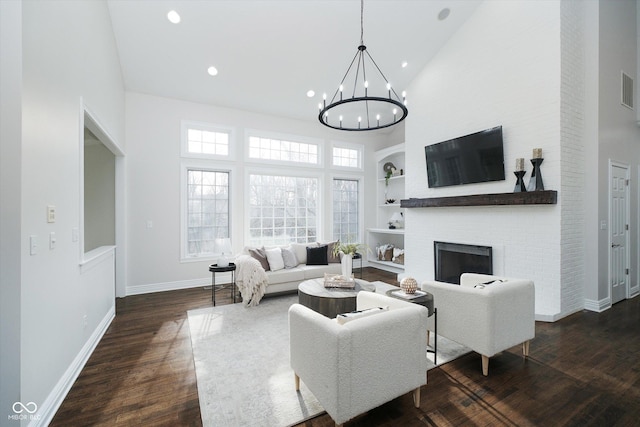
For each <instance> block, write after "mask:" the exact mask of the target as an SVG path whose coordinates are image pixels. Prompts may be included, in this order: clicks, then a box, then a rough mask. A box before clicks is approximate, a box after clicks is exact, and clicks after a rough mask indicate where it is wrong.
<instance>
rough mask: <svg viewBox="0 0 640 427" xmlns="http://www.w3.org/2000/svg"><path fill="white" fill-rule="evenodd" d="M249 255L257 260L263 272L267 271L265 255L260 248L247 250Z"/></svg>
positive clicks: (267, 263) (267, 265)
mask: <svg viewBox="0 0 640 427" xmlns="http://www.w3.org/2000/svg"><path fill="white" fill-rule="evenodd" d="M248 251H249V255H251V256H252V257H253V258H255V259H257V260H258V261H259V262H260V265H261V266H262V268H263V269H264V271H269V261H267V253H266V252H265V250H264V247H262V248H249V249H248Z"/></svg>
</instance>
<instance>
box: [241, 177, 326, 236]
mask: <svg viewBox="0 0 640 427" xmlns="http://www.w3.org/2000/svg"><path fill="white" fill-rule="evenodd" d="M249 191H250V194H251V197H250V198H249V199H250V201H249V204H250V206H249V215H250V218H249V224H250V230H249V234H250V237H249V238H250V242H249V243H250V244H251V245H256V246H260V245H267V246H268V245H280V244H287V243H290V242H300V243H305V242H311V241H315V236H316V231H315V229H316V216H315V210H313V209H311V208H309V207H308V206H307V200H308V199H309V198H312V199H316V198H317V196H318V194H317V193H318V180H317V179H316V178H303V177H289V176H276V175H250V176H249Z"/></svg>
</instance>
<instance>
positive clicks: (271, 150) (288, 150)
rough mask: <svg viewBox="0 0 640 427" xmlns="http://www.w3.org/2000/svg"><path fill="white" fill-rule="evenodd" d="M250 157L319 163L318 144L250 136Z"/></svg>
mask: <svg viewBox="0 0 640 427" xmlns="http://www.w3.org/2000/svg"><path fill="white" fill-rule="evenodd" d="M249 157H250V158H252V159H261V160H275V161H283V162H293V163H307V164H318V163H319V156H318V145H316V144H309V143H304V142H296V141H285V140H278V139H268V138H259V137H256V136H252V137H249Z"/></svg>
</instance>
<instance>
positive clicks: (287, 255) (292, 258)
mask: <svg viewBox="0 0 640 427" xmlns="http://www.w3.org/2000/svg"><path fill="white" fill-rule="evenodd" d="M282 259H283V260H284V268H293V267H296V266H297V265H298V258H296V253H295V252H293V250H292V249H289V248H282Z"/></svg>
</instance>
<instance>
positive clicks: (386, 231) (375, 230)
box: [367, 228, 404, 234]
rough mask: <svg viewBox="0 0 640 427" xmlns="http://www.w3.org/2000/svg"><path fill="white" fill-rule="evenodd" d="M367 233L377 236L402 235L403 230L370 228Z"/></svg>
mask: <svg viewBox="0 0 640 427" xmlns="http://www.w3.org/2000/svg"><path fill="white" fill-rule="evenodd" d="M367 231H368V232H370V233H379V234H404V228H370V229H368V230H367Z"/></svg>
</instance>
